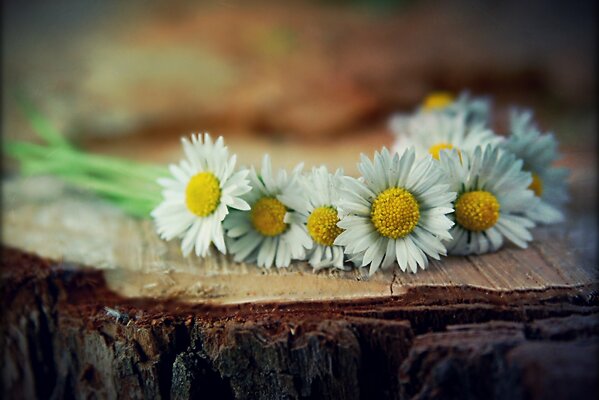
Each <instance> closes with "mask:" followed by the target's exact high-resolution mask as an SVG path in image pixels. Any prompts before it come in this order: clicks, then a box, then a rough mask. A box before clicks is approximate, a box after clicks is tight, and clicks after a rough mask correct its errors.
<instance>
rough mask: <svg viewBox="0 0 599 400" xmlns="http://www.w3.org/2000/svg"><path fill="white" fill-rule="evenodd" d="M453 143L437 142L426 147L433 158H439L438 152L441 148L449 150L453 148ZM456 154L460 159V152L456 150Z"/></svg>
mask: <svg viewBox="0 0 599 400" xmlns="http://www.w3.org/2000/svg"><path fill="white" fill-rule="evenodd" d="M453 148H454V147H453V145H452V144H449V143H437V144H434V145H432V146H431V147H429V148H428V152H429V153H431V156H433V158H434V159H436V160H438V159H439V153H440V152H441V150H451V149H453ZM458 156H460V160H461V159H462V152H461V151H459V150H458Z"/></svg>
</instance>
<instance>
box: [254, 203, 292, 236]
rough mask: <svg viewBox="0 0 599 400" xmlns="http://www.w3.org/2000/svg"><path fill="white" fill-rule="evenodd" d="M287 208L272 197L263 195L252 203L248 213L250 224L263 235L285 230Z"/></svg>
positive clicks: (273, 234)
mask: <svg viewBox="0 0 599 400" xmlns="http://www.w3.org/2000/svg"><path fill="white" fill-rule="evenodd" d="M285 213H287V208H285V205H283V203H281V202H280V201H279V200H277V199H275V198H274V197H263V198H261V199H260V200H258V201H257V202H256V204H254V206H253V207H252V211H251V214H250V218H251V220H252V225H253V226H254V228H255V229H256V230H257V231H258V232H260V233H261V234H262V235H264V236H277V235H280V234H281V233H283V232H285V230H286V229H287V224H286V223H285V221H284V219H285Z"/></svg>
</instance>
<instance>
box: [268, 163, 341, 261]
mask: <svg viewBox="0 0 599 400" xmlns="http://www.w3.org/2000/svg"><path fill="white" fill-rule="evenodd" d="M342 174H343V172H342V171H341V170H337V172H336V173H335V174H334V175H333V174H331V173H329V172H328V171H327V169H326V167H319V168H316V167H315V168H313V169H312V173H310V174H309V175H308V176H307V177H305V178H303V179H302V180H301V184H300V185H298V186H297V188H295V189H294V190H290V191H289V192H288V193H286V194H284V195H281V196H279V199H280V200H281V201H283V202H284V203H286V204H289V205H290V206H291V207H292V208H293V209H295V211H297V212H298V213H299V214H300V215H301V217H302V221H303V222H304V223H305V224H306V225H305V229H307V232H308V234H309V235H310V237H311V238H312V241H313V242H314V243H313V244H314V245H313V247H312V250H310V252H309V253H308V254H307V259H308V260H309V263H310V265H312V266H313V267H314V269H315V270H319V269H321V268H327V267H335V268H339V269H346V267H344V264H343V248H342V247H341V246H335V245H334V244H333V242H334V241H335V239H336V238H337V236H339V234H340V233H341V232H342V229H341V228H339V227H338V226H337V223H338V222H339V215H338V206H339V197H340V194H339V189H338V186H339V182H338V181H339V178H340V177H341V175H342Z"/></svg>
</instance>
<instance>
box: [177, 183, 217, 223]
mask: <svg viewBox="0 0 599 400" xmlns="http://www.w3.org/2000/svg"><path fill="white" fill-rule="evenodd" d="M219 203H220V183H219V181H218V178H217V177H216V176H214V174H212V173H211V172H200V173H199V174H196V175H194V176H192V177H191V179H190V180H189V183H188V184H187V187H186V188H185V204H186V205H187V208H188V209H189V211H191V212H192V213H194V214H195V215H197V216H198V217H205V216H208V215H210V214H212V213H213V212H214V210H216V207H218V204H219Z"/></svg>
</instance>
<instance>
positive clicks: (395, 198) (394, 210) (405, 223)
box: [370, 187, 420, 239]
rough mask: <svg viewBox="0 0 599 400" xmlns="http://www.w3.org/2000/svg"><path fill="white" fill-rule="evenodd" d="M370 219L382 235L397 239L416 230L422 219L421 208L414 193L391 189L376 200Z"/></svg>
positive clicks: (395, 188)
mask: <svg viewBox="0 0 599 400" xmlns="http://www.w3.org/2000/svg"><path fill="white" fill-rule="evenodd" d="M370 219H371V220H372V223H373V224H374V227H375V228H376V230H377V231H378V232H379V233H380V234H381V235H383V236H386V237H388V238H391V239H397V238H401V237H404V236H406V235H408V234H410V233H411V232H412V231H413V230H414V228H415V227H416V224H417V223H418V220H419V219H420V207H419V206H418V202H417V201H416V199H415V198H414V196H413V195H412V193H410V192H408V191H407V190H405V189H402V188H397V187H394V188H389V189H387V190H385V191H383V192H381V193H380V194H379V195H378V196H377V198H376V199H374V202H373V203H372V209H371V212H370Z"/></svg>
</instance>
